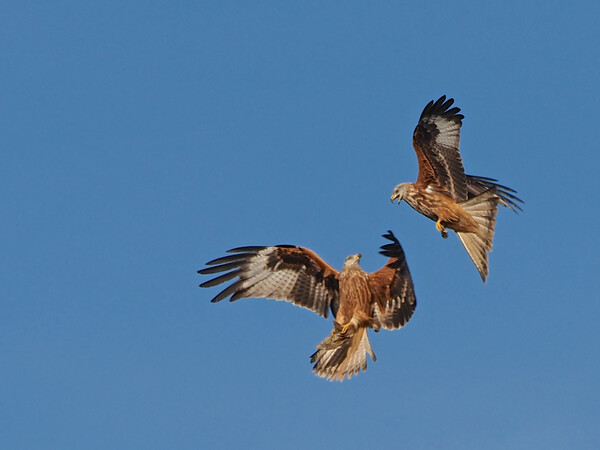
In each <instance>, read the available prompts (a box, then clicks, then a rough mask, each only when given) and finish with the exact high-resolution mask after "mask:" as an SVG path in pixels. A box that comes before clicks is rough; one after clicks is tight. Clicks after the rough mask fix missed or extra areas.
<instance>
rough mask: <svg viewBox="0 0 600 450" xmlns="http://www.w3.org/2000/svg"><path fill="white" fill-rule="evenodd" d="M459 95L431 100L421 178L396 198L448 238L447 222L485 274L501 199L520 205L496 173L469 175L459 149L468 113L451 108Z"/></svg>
mask: <svg viewBox="0 0 600 450" xmlns="http://www.w3.org/2000/svg"><path fill="white" fill-rule="evenodd" d="M453 103H454V99H448V100H446V96H445V95H444V96H442V97H440V98H439V99H438V100H437V101H436V102H435V103H434V102H433V100H432V101H431V102H429V103H428V104H427V106H426V107H425V109H424V110H423V113H422V114H421V117H420V119H419V123H418V124H417V127H416V128H415V132H414V134H413V147H414V148H415V152H416V153H417V160H418V162H419V176H418V177H417V182H416V183H401V184H399V185H398V186H396V187H395V188H394V192H393V193H392V198H391V200H392V203H393V202H394V200H398V203H400V202H401V201H402V200H403V199H404V200H405V201H406V203H408V204H409V205H410V206H411V207H412V208H413V209H415V210H416V211H418V212H420V213H421V214H423V215H424V216H427V217H429V218H430V219H431V220H434V221H436V228H437V230H438V231H440V232H441V233H442V237H443V238H444V239H445V238H447V237H448V232H447V231H446V228H450V229H451V230H454V231H455V232H456V234H457V235H458V237H459V239H460V240H461V242H462V243H463V245H464V247H465V249H466V250H467V252H468V253H469V256H470V257H471V259H472V260H473V263H474V264H475V267H477V270H478V271H479V275H480V276H481V279H482V280H483V282H484V283H485V280H486V278H487V275H488V252H489V251H491V250H492V241H493V239H494V225H495V224H496V212H497V208H498V204H500V205H502V206H506V207H508V208H510V209H512V210H513V211H514V212H517V210H521V207H520V206H519V205H518V204H517V202H520V203H523V201H522V200H521V199H519V198H518V197H516V196H515V195H513V194H514V193H516V191H514V190H513V189H511V188H508V187H506V186H502V185H500V184H497V183H496V181H497V180H495V179H493V178H486V177H477V176H472V175H466V174H465V170H464V169H463V164H462V159H461V157H460V153H459V151H458V144H459V140H460V127H461V125H462V119H464V116H463V115H462V114H458V113H459V112H460V109H459V108H456V107H454V108H451V109H450V107H451V106H452V104H453Z"/></svg>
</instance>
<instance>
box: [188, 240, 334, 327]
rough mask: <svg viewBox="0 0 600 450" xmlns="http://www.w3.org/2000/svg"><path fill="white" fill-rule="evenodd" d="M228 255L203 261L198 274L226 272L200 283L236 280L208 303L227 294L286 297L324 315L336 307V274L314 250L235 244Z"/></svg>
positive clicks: (236, 298)
mask: <svg viewBox="0 0 600 450" xmlns="http://www.w3.org/2000/svg"><path fill="white" fill-rule="evenodd" d="M228 253H234V254H233V255H230V256H225V257H223V258H218V259H215V260H213V261H210V262H208V263H207V266H212V267H207V268H205V269H201V270H199V271H198V273H199V274H202V275H208V274H213V273H220V272H226V271H229V272H227V273H226V274H224V275H221V276H218V277H216V278H213V279H212V280H209V281H206V282H204V283H202V284H201V285H200V287H211V286H216V285H218V284H221V283H225V282H227V281H230V280H233V279H236V280H235V281H234V282H233V283H232V284H230V285H229V286H228V287H226V288H225V289H224V290H223V291H221V292H220V293H219V294H218V295H217V296H216V297H215V298H213V299H212V302H218V301H221V300H223V299H224V298H227V297H229V296H231V299H230V301H232V302H233V301H235V300H238V299H240V298H247V297H265V298H273V299H275V300H286V301H288V302H291V303H293V304H295V305H298V306H302V307H303V308H307V309H310V310H311V311H314V312H316V313H317V314H319V315H320V316H323V317H327V316H328V314H329V309H331V311H332V313H333V315H334V317H335V315H336V314H337V310H338V307H339V280H338V275H339V273H338V272H337V271H336V270H335V269H334V268H333V267H331V266H330V265H329V264H327V263H326V262H325V261H323V260H322V259H321V258H320V257H319V256H318V255H317V254H316V253H315V252H313V251H312V250H309V249H307V248H303V247H296V246H293V245H278V246H275V247H239V248H234V249H232V250H229V251H228Z"/></svg>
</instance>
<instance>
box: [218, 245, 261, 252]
mask: <svg viewBox="0 0 600 450" xmlns="http://www.w3.org/2000/svg"><path fill="white" fill-rule="evenodd" d="M264 248H265V247H260V246H256V245H252V246H248V247H236V248H232V249H229V250H227V253H246V252H248V253H256V252H259V251H261V250H262V249H264Z"/></svg>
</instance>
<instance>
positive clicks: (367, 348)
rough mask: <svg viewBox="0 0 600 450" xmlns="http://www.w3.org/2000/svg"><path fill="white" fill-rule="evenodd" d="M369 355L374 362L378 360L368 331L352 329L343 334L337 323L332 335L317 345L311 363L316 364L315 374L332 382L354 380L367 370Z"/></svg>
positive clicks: (361, 328) (360, 328) (314, 367)
mask: <svg viewBox="0 0 600 450" xmlns="http://www.w3.org/2000/svg"><path fill="white" fill-rule="evenodd" d="M367 353H368V354H369V356H370V357H371V359H372V360H373V361H375V360H376V357H375V353H373V349H372V348H371V344H370V343H369V337H368V335H367V329H366V328H364V327H359V328H357V329H354V327H350V329H348V330H347V331H346V333H343V334H342V328H341V326H340V325H339V324H338V323H337V322H336V323H335V328H334V329H333V331H332V332H331V334H330V335H329V336H328V337H326V338H325V339H324V340H323V341H322V342H321V343H320V344H319V345H317V351H316V352H315V353H313V354H312V355H311V357H310V362H311V363H315V365H314V366H313V372H315V373H316V374H317V375H318V376H320V377H322V378H326V379H328V380H330V381H333V380H338V381H343V380H344V379H345V378H346V377H348V379H350V378H352V375H356V374H358V373H359V372H360V371H361V369H362V370H363V371H364V370H367Z"/></svg>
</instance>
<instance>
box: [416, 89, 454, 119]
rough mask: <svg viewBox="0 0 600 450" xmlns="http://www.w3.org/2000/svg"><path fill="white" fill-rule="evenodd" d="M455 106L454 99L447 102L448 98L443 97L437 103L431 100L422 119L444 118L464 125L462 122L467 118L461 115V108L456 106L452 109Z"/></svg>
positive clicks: (422, 114)
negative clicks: (431, 117)
mask: <svg viewBox="0 0 600 450" xmlns="http://www.w3.org/2000/svg"><path fill="white" fill-rule="evenodd" d="M453 104H454V99H453V98H449V99H448V100H446V96H445V95H442V96H441V97H440V98H438V99H437V100H436V101H435V102H434V101H433V100H431V101H430V102H429V103H427V106H425V108H424V109H423V112H422V113H421V117H420V119H423V118H425V117H430V116H442V117H445V118H446V119H451V120H454V121H456V122H458V123H462V120H463V119H464V118H465V116H463V115H462V114H459V112H460V108H458V107H456V106H455V107H454V108H450V107H451V106H452V105H453ZM420 119H419V120H420Z"/></svg>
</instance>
